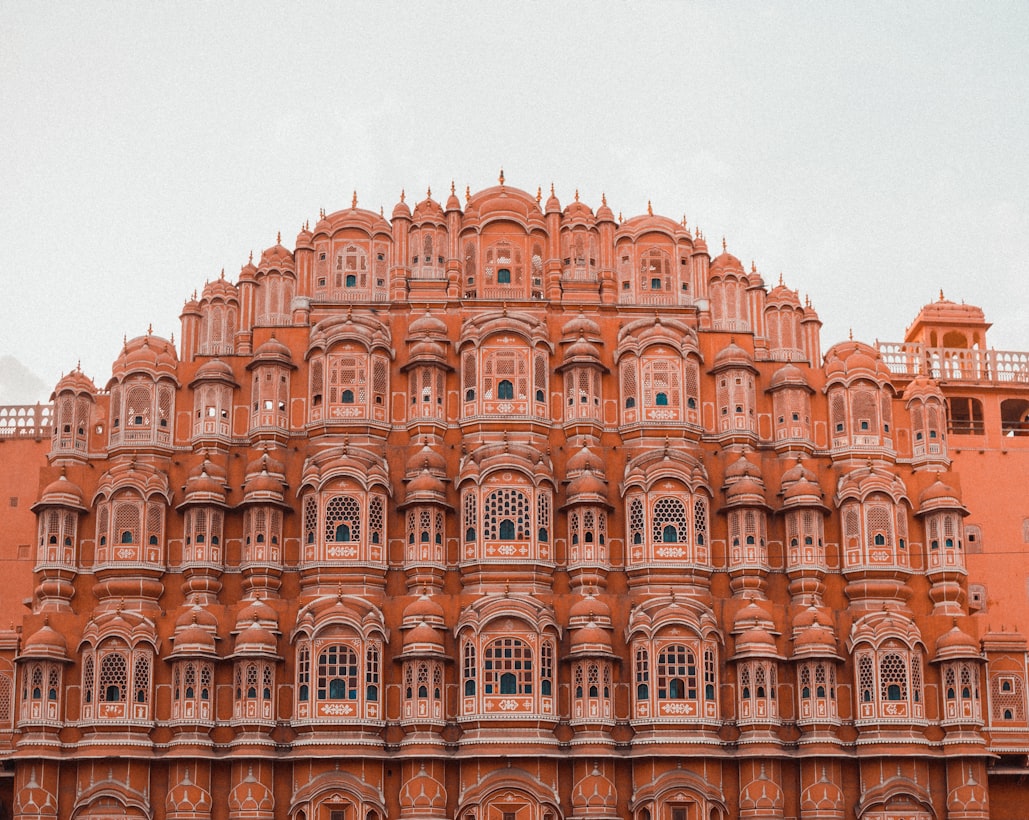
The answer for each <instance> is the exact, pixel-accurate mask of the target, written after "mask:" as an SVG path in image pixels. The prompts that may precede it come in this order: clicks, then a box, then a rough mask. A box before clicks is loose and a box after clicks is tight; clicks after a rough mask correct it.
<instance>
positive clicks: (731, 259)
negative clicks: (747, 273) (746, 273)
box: [711, 250, 743, 274]
mask: <svg viewBox="0 0 1029 820" xmlns="http://www.w3.org/2000/svg"><path fill="white" fill-rule="evenodd" d="M728 271H735V272H738V273H743V263H742V262H741V261H740V260H739V259H737V258H736V257H735V256H733V255H732V254H731V253H729V252H728V251H725V250H723V251H722V252H721V253H720V254H719V255H718V256H716V257H715V258H714V259H712V260H711V273H712V274H715V273H722V272H728Z"/></svg>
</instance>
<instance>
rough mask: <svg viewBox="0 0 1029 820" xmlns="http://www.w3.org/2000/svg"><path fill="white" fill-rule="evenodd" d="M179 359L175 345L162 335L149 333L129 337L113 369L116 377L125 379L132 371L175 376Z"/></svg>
mask: <svg viewBox="0 0 1029 820" xmlns="http://www.w3.org/2000/svg"><path fill="white" fill-rule="evenodd" d="M178 364H179V359H178V356H177V355H176V354H175V345H173V344H172V343H171V342H169V341H168V340H167V339H162V338H161V337H160V336H154V335H153V334H150V333H148V334H147V335H146V336H137V337H136V338H135V339H129V341H127V342H126V343H125V346H124V347H123V348H122V352H121V355H119V356H118V358H117V359H115V360H114V365H113V366H112V368H111V370H112V373H113V375H114V378H115V379H119V380H121V379H123V378H125V377H126V376H128V375H129V374H130V373H140V372H142V373H147V374H149V375H151V376H155V377H156V376H162V375H169V376H171V377H173V378H174V377H175V374H176V370H177V369H178Z"/></svg>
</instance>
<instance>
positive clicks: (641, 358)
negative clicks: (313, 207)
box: [0, 178, 1029, 820]
mask: <svg viewBox="0 0 1029 820" xmlns="http://www.w3.org/2000/svg"><path fill="white" fill-rule="evenodd" d="M723 245H724V243H723ZM872 307H873V306H872V305H871V304H870V305H868V306H866V309H871V308H872ZM181 320H182V330H181V336H180V344H179V349H178V350H176V348H175V346H174V344H173V342H171V341H167V340H165V339H163V338H159V337H158V336H156V335H153V334H151V333H148V334H147V335H144V336H141V337H139V338H135V339H132V340H131V341H127V342H126V344H125V346H124V349H123V350H122V352H121V355H120V356H119V357H118V359H117V360H116V361H115V362H114V366H113V374H112V377H111V379H110V380H109V381H108V382H107V383H106V385H104V386H103V388H102V389H98V388H97V387H96V386H95V385H94V383H93V382H92V381H91V380H90V379H89V378H87V377H86V376H85V375H83V374H82V373H81V372H79V371H78V370H76V371H74V372H73V373H71V374H70V375H69V376H67V377H65V378H63V379H62V380H61V381H60V383H59V384H58V385H57V388H56V390H55V393H54V396H53V406H52V407H51V408H34V409H32V408H21V409H19V408H5V409H4V410H3V413H4V416H3V419H8V420H9V423H8V422H4V424H3V429H4V432H5V433H7V434H8V435H7V436H6V437H5V438H3V439H0V441H2V444H0V447H2V448H6V450H4V449H0V453H2V454H4V455H5V456H6V458H7V461H6V463H7V464H8V465H11V466H10V467H9V469H8V472H9V473H11V472H12V471H13V473H14V477H13V478H11V476H10V475H9V476H8V484H6V485H5V488H7V489H8V490H9V492H10V495H11V499H12V502H17V500H18V498H17V497H18V496H19V495H20V494H22V493H24V492H29V493H32V498H31V499H30V500H29V503H28V504H23V505H22V507H21V508H20V509H17V510H13V509H12V517H11V524H10V526H9V527H8V529H7V532H6V533H5V535H4V549H5V553H4V554H5V557H8V556H13V555H14V551H15V550H17V549H18V548H19V547H21V546H25V549H24V554H23V555H22V556H21V557H22V559H23V560H22V563H21V564H18V563H17V561H15V562H12V564H11V566H12V567H17V566H23V565H25V564H30V565H31V567H32V582H31V586H30V587H29V588H28V589H26V590H25V591H24V594H23V595H18V598H19V599H20V598H21V597H25V598H26V604H27V606H28V607H29V609H28V613H29V614H25V615H24V616H23V617H21V618H20V620H21V626H20V627H18V628H17V629H14V630H12V631H10V632H6V633H2V634H0V719H2V720H3V721H4V723H3V726H2V729H3V732H2V733H0V744H2V754H3V756H4V757H5V759H6V763H5V769H4V777H3V779H0V785H2V788H3V791H2V792H0V796H2V797H3V801H4V808H5V812H6V813H5V814H4V815H3V816H5V817H8V816H9V817H13V818H15V820H28V818H39V817H52V818H61V819H62V820H64V819H65V818H94V820H96V818H115V817H118V818H124V817H129V818H155V819H156V820H161V819H162V818H167V820H185V819H186V818H191V819H192V820H201V819H205V820H206V819H208V818H209V819H210V820H225V819H227V818H231V820H244V818H249V819H251V820H259V819H260V820H263V819H265V818H267V819H268V820H270V818H291V820H387V819H388V820H442V819H443V818H458V820H561V819H562V818H568V820H619V819H621V818H632V819H633V820H727V819H728V818H804V819H805V820H815V818H818V820H843V819H844V818H860V819H861V820H900V819H901V818H903V820H930V818H932V819H933V820H935V819H936V818H941V819H942V818H949V819H950V820H975V819H982V820H985V818H989V817H994V818H999V817H1018V816H1022V815H1021V811H1022V806H1023V805H1024V803H1022V804H1020V803H1019V802H1018V800H1017V796H1018V789H1019V785H1018V784H1019V783H1020V782H1021V781H1020V777H1022V776H1024V775H1025V774H1026V773H1027V769H1026V767H1025V762H1026V754H1027V753H1029V722H1027V709H1026V688H1027V687H1026V642H1025V639H1024V638H1023V637H1022V635H1021V634H1019V633H1018V632H1017V631H1015V630H1014V629H1013V628H1012V626H1013V625H1014V624H1016V623H1017V622H1018V619H1019V617H1021V616H1024V615H1025V614H1026V612H1027V610H1029V607H1027V606H1026V601H1025V589H1024V580H1022V581H1019V580H1016V581H1014V582H1011V581H1010V576H1011V573H1012V571H1016V573H1017V571H1020V570H1021V568H1022V566H1023V558H1022V553H1023V552H1024V548H1023V547H1020V546H1019V545H1021V544H1022V541H1023V533H1022V532H1021V531H1019V532H1018V533H1017V535H1016V534H1014V533H1013V532H1009V530H1013V529H1015V527H1016V525H1015V524H1014V523H1013V522H1015V521H1017V522H1019V523H1018V524H1017V526H1018V527H1021V520H1022V517H1024V516H1026V515H1029V511H1027V510H1026V509H1025V504H1026V502H1025V498H1024V491H1023V488H1022V487H1021V486H1018V487H1015V486H1014V485H1015V484H1019V485H1020V484H1021V481H1022V479H1024V476H1025V474H1026V466H1027V461H1026V453H1027V452H1029V447H1026V446H1025V445H1027V444H1029V437H1026V435H1025V434H1026V433H1029V424H1027V422H1026V417H1027V410H1029V357H1026V356H1025V355H1023V354H1017V355H1016V354H1000V353H997V352H995V351H990V350H988V349H987V347H986V331H987V328H988V325H987V324H986V322H985V320H984V318H983V315H982V312H981V311H980V310H978V309H977V308H973V307H968V306H964V305H959V304H955V303H953V302H950V301H946V300H944V299H943V298H942V295H941V299H940V301H938V302H935V303H933V304H930V305H928V306H926V307H925V308H924V309H923V310H922V312H921V313H920V314H919V316H918V319H917V320H916V322H915V323H914V324H913V325H912V326H911V328H909V330H908V333H907V338H906V340H905V342H904V343H902V344H896V345H879V346H878V348H877V347H874V346H869V345H867V344H862V343H860V342H856V341H845V342H842V343H840V344H837V345H835V346H834V347H832V348H831V349H830V350H829V351H828V352H827V353H826V354H825V356H824V357H823V354H822V351H821V349H820V346H819V345H820V341H819V327H820V322H819V320H818V316H817V315H816V313H815V311H814V310H813V309H812V308H811V306H810V304H809V303H808V304H805V303H802V302H801V300H800V299H799V298H798V296H797V294H796V293H795V292H794V291H791V290H789V289H788V288H786V287H785V286H784V285H783V284H782V283H781V281H780V284H779V285H778V286H777V287H774V288H771V289H768V288H766V286H765V283H764V282H763V281H762V278H761V276H760V275H759V274H758V273H757V272H756V270H755V269H754V268H753V266H752V267H751V269H750V271H749V272H748V271H746V270H745V269H744V267H743V266H742V265H741V264H740V262H739V260H738V259H736V258H735V257H734V256H732V255H730V254H729V253H727V252H724V247H723V252H722V253H721V254H719V255H717V256H715V257H714V258H713V259H712V258H711V256H710V254H709V252H708V248H707V245H706V243H705V241H704V239H703V237H702V236H701V235H700V233H699V232H695V231H691V230H689V229H688V228H687V227H686V226H685V223H684V222H683V223H678V222H675V221H673V220H670V219H667V218H664V217H660V216H656V215H653V214H649V213H648V214H646V215H643V216H638V217H634V218H632V219H628V220H624V221H623V220H620V219H617V220H616V219H615V217H614V215H613V213H612V212H611V210H610V209H609V208H608V207H607V204H606V202H605V203H604V204H603V205H601V207H599V208H598V209H597V210H596V211H595V212H594V211H593V210H591V209H590V208H589V207H587V206H586V205H585V204H584V203H582V202H579V201H578V196H576V199H575V201H574V202H573V203H572V204H570V205H569V206H568V207H566V208H563V209H562V207H561V206H560V204H559V203H558V201H557V199H556V197H555V196H554V195H553V193H551V196H550V197H549V198H548V199H546V200H545V201H543V200H542V197H541V196H539V195H538V194H537V195H536V196H535V197H534V196H532V195H529V194H527V193H525V192H523V191H520V190H517V189H515V188H512V187H508V186H506V185H505V184H504V182H503V178H501V184H500V185H499V186H496V187H493V188H490V189H487V190H485V191H481V192H479V193H477V194H475V195H470V194H466V199H465V202H464V203H462V202H460V201H459V199H458V198H457V197H456V196H455V195H454V194H453V191H451V196H450V197H449V199H448V200H447V201H446V202H445V204H443V205H440V204H439V203H437V202H436V201H434V200H433V199H432V198H431V196H430V197H429V198H426V199H425V200H424V201H422V202H420V203H418V205H417V206H416V207H415V208H414V210H413V212H412V211H411V210H410V209H409V207H408V206H407V205H406V204H404V202H403V199H402V200H401V202H400V203H399V204H398V205H397V206H396V208H395V209H394V211H393V214H392V220H391V221H387V220H386V219H385V218H383V216H381V215H380V214H378V213H374V212H371V211H367V210H363V209H361V208H358V207H357V202H356V196H355V199H354V203H353V205H352V207H349V208H346V209H344V210H341V211H337V212H335V213H330V214H324V213H323V214H322V215H321V218H320V219H319V220H318V221H317V223H316V224H315V225H314V226H313V228H311V229H308V228H306V227H305V229H304V230H303V231H302V232H301V233H300V235H299V236H298V237H297V240H296V245H295V249H294V250H292V251H291V250H289V249H287V248H286V247H284V246H283V245H282V244H281V242H280V243H278V244H276V245H275V246H274V247H272V248H269V249H268V250H266V251H265V252H264V253H263V254H262V255H261V257H260V260H259V262H258V263H257V264H256V265H255V264H253V263H252V262H250V263H248V264H247V265H246V266H244V267H243V269H242V271H241V272H240V275H239V278H238V280H237V282H236V283H235V284H233V283H231V282H230V281H228V280H226V279H225V278H224V277H222V278H221V279H218V280H217V281H214V282H211V283H209V284H208V285H207V286H206V287H205V288H204V289H203V292H202V294H201V295H200V296H199V298H197V297H195V296H194V298H193V299H191V300H190V301H188V302H187V303H186V306H185V308H184V310H183V312H182V316H181ZM3 419H0V421H3ZM44 425H45V427H46V438H45V439H44V440H42V441H38V443H34V442H33V440H32V436H31V435H26V434H31V433H32V432H37V433H38V432H40V431H41V429H42V428H43V426H44ZM18 433H21V435H18ZM38 438H39V437H38V436H37V439H38ZM19 447H21V448H22V449H20V450H19V449H18V448H19ZM12 482H13V483H12ZM970 484H971V485H974V487H972V488H971V489H970V486H969V485H970ZM16 485H17V487H21V488H24V487H29V488H30V489H29V490H27V491H26V490H24V489H21V490H18V489H16ZM37 487H38V489H37ZM1005 493H1006V495H1005ZM971 499H974V503H972V500H971ZM15 506H16V503H12V507H15ZM29 507H30V509H29ZM27 527H31V528H32V535H31V536H28V537H26V536H24V532H25V530H26V528H27ZM23 537H26V540H29V539H31V542H32V543H31V547H29V546H28V545H20V544H18V543H17V541H18V540H20V539H21V538H23ZM1027 537H1029V534H1027ZM991 539H992V540H993V542H994V543H993V546H994V547H995V551H994V553H991V544H990V542H991ZM1002 553H1013V555H1008V556H1005V557H1002V558H1001V561H1000V564H997V563H994V564H989V563H988V562H987V561H986V559H987V558H989V557H990V556H991V554H992V555H1000V554H1002ZM976 560H979V561H980V563H979V565H978V566H979V568H980V569H981V570H982V571H983V576H982V578H980V577H977V576H974V575H973V576H972V578H971V583H969V569H970V566H972V565H974V564H975V562H976ZM13 572H14V570H12V573H13ZM991 573H992V574H991ZM983 578H989V579H990V580H989V581H984V580H983ZM16 580H17V579H16V576H15V575H14V574H12V580H11V582H10V586H12V587H17V582H16ZM991 584H993V587H992V590H991V587H990V585H991ZM15 594H16V595H17V593H15ZM1019 595H1021V598H1019V597H1018V596H1019ZM1000 606H1003V607H1012V608H1011V609H1010V615H1006V616H1002V617H995V615H996V614H997V613H991V607H993V608H996V607H1000ZM23 611H24V610H23Z"/></svg>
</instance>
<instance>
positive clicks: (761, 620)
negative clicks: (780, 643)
mask: <svg viewBox="0 0 1029 820" xmlns="http://www.w3.org/2000/svg"><path fill="white" fill-rule="evenodd" d="M774 624H775V622H774V621H773V620H772V616H771V615H769V614H768V612H767V611H765V609H763V608H762V607H761V606H760V605H759V604H758V603H757V601H755V600H753V599H752V600H751V601H750V603H749V604H747V605H746V606H745V607H743V608H742V609H741V610H740V611H739V612H737V613H736V617H735V618H733V622H732V631H733V632H734V633H736V632H744V631H746V630H752V629H757V630H760V631H762V632H771V631H772V629H773V627H774Z"/></svg>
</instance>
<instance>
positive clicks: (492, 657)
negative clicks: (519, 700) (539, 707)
mask: <svg viewBox="0 0 1029 820" xmlns="http://www.w3.org/2000/svg"><path fill="white" fill-rule="evenodd" d="M482 672H483V675H482V678H483V684H482V691H483V694H485V695H531V694H532V692H533V652H532V648H531V647H530V646H529V645H528V644H526V643H524V642H523V641H521V640H519V639H518V638H498V639H496V640H493V641H491V642H490V643H488V644H487V645H486V647H485V649H484V650H483V653H482Z"/></svg>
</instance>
